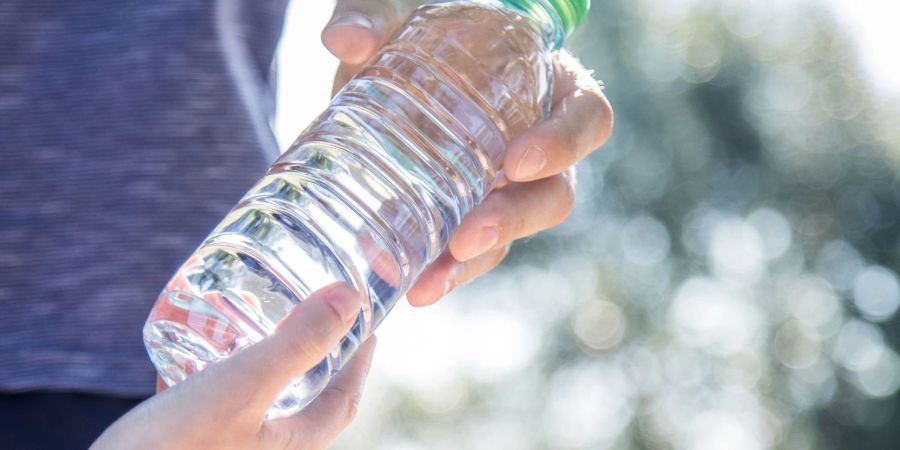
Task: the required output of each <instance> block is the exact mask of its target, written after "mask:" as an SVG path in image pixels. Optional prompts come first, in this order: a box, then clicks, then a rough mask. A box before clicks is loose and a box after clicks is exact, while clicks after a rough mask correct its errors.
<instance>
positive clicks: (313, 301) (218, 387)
mask: <svg viewBox="0 0 900 450" xmlns="http://www.w3.org/2000/svg"><path fill="white" fill-rule="evenodd" d="M360 307H361V301H360V297H359V294H358V293H357V292H356V291H355V290H353V288H351V287H350V286H349V285H347V284H345V283H335V284H332V285H329V286H326V287H324V288H322V289H320V290H318V291H316V292H314V293H313V294H312V295H310V296H309V297H308V298H307V299H306V300H304V301H302V302H301V303H300V304H299V305H297V306H296V307H294V309H293V310H292V311H291V312H290V313H289V314H288V315H287V317H285V318H284V319H283V320H282V321H281V323H280V324H279V325H278V329H277V330H276V331H275V333H274V334H272V335H271V336H269V337H267V338H265V339H263V340H262V341H260V342H258V343H256V344H254V345H252V346H250V347H248V348H245V349H243V350H241V351H239V352H237V353H235V355H234V356H233V357H231V358H228V359H226V360H224V361H222V362H220V363H216V364H213V365H211V366H210V367H209V368H207V370H204V371H202V372H200V373H198V374H197V375H198V376H200V377H201V378H204V379H205V380H204V382H201V383H198V384H196V385H195V386H194V387H195V388H196V389H198V391H199V392H197V394H196V397H194V399H195V400H196V403H198V404H201V405H204V404H205V406H206V407H214V408H216V410H220V411H233V412H234V413H235V415H239V416H243V417H247V416H246V414H248V413H249V414H250V415H251V416H255V418H257V419H258V418H259V417H260V416H262V414H264V413H265V411H267V410H268V409H269V407H270V406H272V403H273V402H274V401H275V399H276V398H277V397H278V394H279V393H280V392H281V390H282V389H284V387H285V386H287V385H288V383H290V382H291V380H292V379H294V378H296V377H298V376H300V375H302V374H303V373H304V372H306V371H308V370H309V369H311V368H313V367H314V366H315V365H316V364H318V363H319V362H321V361H322V359H324V358H325V356H326V355H327V354H328V353H329V352H330V351H331V350H332V349H333V348H335V347H336V346H337V345H338V343H339V342H340V340H341V338H342V337H343V336H344V335H345V334H346V333H347V331H349V329H350V326H351V325H352V324H353V322H354V320H355V319H356V317H357V316H358V314H359V310H360ZM187 381H190V379H188V380H187ZM178 387H179V386H175V388H178ZM257 413H258V414H257Z"/></svg>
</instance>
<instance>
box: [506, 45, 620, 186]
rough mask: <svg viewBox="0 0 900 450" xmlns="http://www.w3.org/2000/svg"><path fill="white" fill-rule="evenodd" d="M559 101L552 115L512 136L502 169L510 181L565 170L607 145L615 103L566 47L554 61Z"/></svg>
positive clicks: (554, 106) (555, 94) (557, 98)
mask: <svg viewBox="0 0 900 450" xmlns="http://www.w3.org/2000/svg"><path fill="white" fill-rule="evenodd" d="M554 72H555V78H554V82H555V83H556V85H555V87H554V97H555V98H556V102H555V103H554V105H553V108H552V109H551V112H550V117H549V118H548V119H547V120H545V121H543V122H541V123H539V124H537V125H535V126H533V127H531V128H530V129H528V131H526V132H524V133H522V135H520V136H518V137H516V138H514V139H513V140H512V141H510V143H509V146H508V147H507V153H506V155H505V157H504V160H503V169H504V172H505V173H506V176H507V177H508V178H509V179H510V180H511V181H519V182H521V181H531V180H537V179H541V178H546V177H548V176H551V175H554V174H557V173H560V172H562V171H564V170H565V169H566V168H568V167H570V166H572V165H573V164H575V163H576V162H578V161H579V160H581V159H582V158H584V157H585V156H587V155H588V154H589V153H590V152H591V151H593V150H595V149H596V148H597V147H599V146H601V145H603V143H604V142H606V140H607V139H608V138H609V135H610V133H611V132H612V125H613V113H612V107H611V106H610V105H609V101H608V100H607V99H606V96H604V95H603V90H602V88H601V86H600V84H599V83H598V82H597V81H596V80H594V79H593V77H592V76H591V74H590V72H588V71H587V70H586V69H584V67H582V66H581V64H580V63H578V61H577V60H576V59H575V58H574V57H572V56H571V55H568V54H567V53H561V54H560V55H559V56H558V57H557V63H556V64H555V66H554Z"/></svg>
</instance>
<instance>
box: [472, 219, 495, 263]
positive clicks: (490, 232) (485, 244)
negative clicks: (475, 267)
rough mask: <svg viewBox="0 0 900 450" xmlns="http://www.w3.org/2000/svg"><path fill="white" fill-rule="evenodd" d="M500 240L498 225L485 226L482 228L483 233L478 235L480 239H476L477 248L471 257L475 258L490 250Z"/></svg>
mask: <svg viewBox="0 0 900 450" xmlns="http://www.w3.org/2000/svg"><path fill="white" fill-rule="evenodd" d="M499 241H500V230H498V229H497V227H484V228H482V229H481V234H479V235H478V240H477V241H475V250H474V251H473V252H472V255H471V256H470V257H469V259H472V258H475V257H477V256H479V255H481V254H482V253H484V252H486V251H488V250H490V249H491V248H493V247H494V246H495V245H497V242H499Z"/></svg>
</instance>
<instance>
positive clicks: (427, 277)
mask: <svg viewBox="0 0 900 450" xmlns="http://www.w3.org/2000/svg"><path fill="white" fill-rule="evenodd" d="M419 4H420V2H418V1H410V0H379V1H376V0H339V1H337V4H336V7H335V12H334V15H333V16H332V19H331V21H330V22H329V24H328V25H327V26H326V28H325V30H324V31H323V32H322V42H323V43H324V44H325V46H326V47H327V48H328V50H329V51H331V52H332V53H333V54H334V55H335V56H337V57H338V58H339V59H340V60H341V62H342V63H341V66H340V68H339V69H338V73H337V75H336V76H335V86H334V89H335V91H337V90H338V89H340V87H341V86H343V85H344V83H346V82H347V81H348V80H349V79H350V78H351V77H352V76H353V74H354V73H356V71H357V70H358V69H359V68H360V67H361V66H362V65H363V64H364V63H365V62H366V61H367V60H368V59H369V58H371V57H372V56H373V55H374V54H375V52H376V51H377V50H378V49H379V48H380V47H381V46H382V45H383V44H384V43H385V42H386V41H387V40H388V39H389V38H390V36H391V35H392V34H393V32H394V30H395V29H396V28H397V27H398V26H400V25H402V23H403V21H404V20H405V19H406V17H408V16H409V14H410V13H411V12H412V10H413V9H414V8H415V7H416V6H418V5H419ZM554 83H555V84H554V92H553V107H552V109H551V114H550V117H549V118H548V119H547V120H545V121H544V122H542V123H539V124H537V125H535V126H534V127H532V128H531V129H529V130H528V131H526V132H525V133H523V134H522V135H520V136H518V137H516V138H515V139H513V140H512V141H511V142H510V143H509V147H508V150H507V154H506V156H505V159H504V161H503V171H504V173H505V174H506V177H507V179H506V180H504V181H503V182H502V183H501V184H500V186H499V187H498V188H497V189H495V190H494V191H493V192H492V193H491V194H490V195H488V197H487V198H486V199H485V201H484V202H483V203H482V204H481V205H480V206H479V207H477V208H476V209H475V210H474V211H472V212H471V213H470V214H469V215H468V216H466V218H465V219H464V220H463V222H462V224H461V225H460V227H459V228H458V229H457V231H456V233H455V234H454V235H453V237H452V239H451V241H450V245H449V249H448V251H447V252H446V253H445V254H444V255H442V256H441V257H440V258H438V260H437V261H435V263H434V264H432V266H431V267H430V268H429V269H428V270H427V271H426V272H425V273H424V274H423V276H422V277H421V278H420V279H419V281H418V282H417V283H416V285H415V286H413V288H412V290H411V291H410V292H409V293H408V295H407V298H408V299H409V302H410V303H411V304H412V305H413V306H424V305H429V304H432V303H434V302H436V301H437V300H438V299H440V298H441V297H442V296H444V295H446V294H447V293H448V292H450V291H451V290H453V289H454V288H455V287H456V286H457V285H460V284H464V283H466V282H468V281H470V280H472V279H474V278H476V277H478V276H479V275H481V274H483V273H485V272H487V271H489V270H491V269H493V268H494V267H495V266H497V264H499V263H500V262H501V261H502V260H503V258H504V257H505V256H506V254H507V252H508V251H509V245H510V243H511V242H512V241H514V240H516V239H520V238H522V237H526V236H530V235H532V234H535V233H537V232H539V231H541V230H545V229H547V228H551V227H553V226H556V225H558V224H560V223H562V222H563V221H564V220H565V218H566V217H567V216H568V215H569V212H570V211H571V209H572V204H573V202H574V197H575V191H574V189H575V172H574V165H575V164H576V163H577V162H578V161H580V160H581V159H582V158H584V157H585V156H587V155H588V154H589V153H591V152H592V151H594V150H595V149H597V148H598V147H600V146H601V145H602V144H603V143H604V142H606V140H607V139H608V138H609V135H610V133H611V131H612V124H613V114H612V109H611V107H610V105H609V102H608V101H607V99H606V97H605V96H604V95H603V91H602V87H601V86H600V84H599V83H597V81H595V80H594V79H593V78H592V77H591V75H590V73H589V72H588V71H586V70H585V69H584V68H583V67H582V66H581V64H580V63H578V61H577V60H576V59H575V58H573V57H571V55H568V54H567V53H565V52H560V53H559V54H557V55H556V57H555V61H554ZM360 302H361V300H360V297H359V296H358V294H357V293H356V292H355V291H353V290H352V288H350V287H349V286H347V285H345V284H335V285H331V286H328V287H326V288H324V289H322V290H320V291H318V292H316V293H314V294H313V295H311V296H310V297H309V298H308V299H307V300H305V301H304V302H303V303H301V304H300V305H298V306H297V307H296V308H294V310H293V311H292V312H291V314H289V315H288V316H287V317H286V318H285V319H284V320H283V321H282V322H281V324H280V325H279V327H278V330H277V331H276V333H274V334H273V335H271V336H269V337H267V338H266V339H264V340H262V341H261V342H259V343H258V344H256V345H253V346H252V347H250V348H247V349H244V350H242V351H240V352H238V353H237V354H235V355H234V356H233V357H231V358H229V359H226V360H224V361H221V362H219V363H216V364H213V365H211V366H210V367H208V368H207V369H206V370H204V371H202V372H200V373H198V374H196V375H194V376H192V377H190V378H189V379H187V380H185V381H184V382H182V383H179V384H178V385H176V386H174V387H172V388H170V389H166V387H165V385H164V384H163V383H162V382H161V381H158V383H157V384H158V388H159V391H160V392H159V393H158V394H157V395H156V396H154V397H153V398H151V399H149V400H147V401H146V402H144V403H142V404H141V405H139V406H138V407H136V408H135V409H133V410H132V411H130V412H129V413H128V414H126V415H125V416H123V417H122V418H120V419H119V420H118V421H116V423H114V424H113V425H112V426H110V428H108V429H107V430H106V431H105V432H104V433H103V435H102V436H101V437H100V438H99V439H98V440H97V442H95V443H94V445H93V446H92V447H91V448H92V449H141V448H167V449H196V448H216V449H302V450H314V449H324V448H327V447H328V446H329V445H330V444H331V442H332V441H333V440H334V439H335V438H336V437H337V435H338V434H339V433H340V432H341V431H342V430H343V429H344V428H345V427H346V426H347V425H348V424H349V423H350V421H351V420H352V419H353V417H354V415H355V414H356V410H357V407H358V405H359V400H360V396H361V395H362V386H363V383H364V380H365V377H366V374H367V372H368V369H369V365H370V363H371V360H372V352H373V351H374V347H375V338H374V336H373V337H372V338H370V339H369V340H368V341H367V342H366V343H365V344H364V345H363V346H362V347H361V348H360V350H359V351H358V352H357V354H356V356H354V358H353V359H352V360H351V361H350V362H349V363H348V364H347V366H345V367H344V368H343V369H342V370H341V372H340V373H338V374H337V375H336V376H335V377H334V378H333V379H332V381H331V383H330V384H329V385H328V386H327V387H326V388H325V390H324V391H323V392H322V394H321V395H320V396H319V397H318V398H317V399H316V400H315V401H314V402H313V403H312V404H310V405H309V406H308V407H306V408H305V409H304V410H303V411H301V412H299V413H297V414H295V415H293V416H290V417H286V418H282V419H277V420H270V421H266V420H264V416H265V413H266V410H267V409H268V408H269V406H270V405H271V404H272V403H273V401H274V400H275V399H276V397H277V394H278V392H279V391H280V390H281V389H282V388H283V387H284V386H285V385H287V384H288V382H289V381H290V380H291V379H293V378H295V377H298V376H300V375H302V374H303V373H304V372H306V371H307V370H309V369H310V368H312V367H313V366H315V365H316V364H317V363H318V362H319V361H321V360H322V359H323V358H324V357H325V355H326V354H327V353H328V351H329V350H330V349H332V348H334V347H335V346H336V345H337V344H338V342H339V340H340V338H341V337H342V336H343V335H344V334H346V332H347V331H348V330H349V328H350V326H351V325H352V322H353V319H354V318H355V317H356V312H357V311H358V310H359V308H360V306H361V303H360Z"/></svg>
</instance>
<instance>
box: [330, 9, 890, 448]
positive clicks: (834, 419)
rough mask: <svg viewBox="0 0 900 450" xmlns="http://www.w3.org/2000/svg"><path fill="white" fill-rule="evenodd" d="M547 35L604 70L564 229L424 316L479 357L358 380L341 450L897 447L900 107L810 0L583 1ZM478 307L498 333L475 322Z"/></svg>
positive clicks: (530, 244)
mask: <svg viewBox="0 0 900 450" xmlns="http://www.w3.org/2000/svg"><path fill="white" fill-rule="evenodd" d="M568 48H569V49H570V50H571V51H572V53H574V54H575V55H576V56H578V57H579V58H581V60H582V61H583V62H584V64H585V66H587V67H589V68H593V69H595V70H596V76H597V77H598V78H599V79H602V80H603V81H604V82H605V83H606V85H607V88H606V93H607V95H608V97H609V98H610V100H611V102H612V104H613V106H614V108H615V111H616V125H615V131H614V135H613V138H612V139H611V140H610V142H609V143H608V144H607V145H606V146H605V147H604V149H602V150H601V151H599V152H597V153H595V154H594V155H592V156H591V157H589V158H588V159H587V160H585V161H584V162H583V163H582V164H580V165H579V175H578V183H579V185H578V189H579V192H578V200H577V202H576V210H575V212H574V213H573V215H572V217H571V218H570V219H569V221H568V222H567V223H566V224H565V225H563V226H562V227H560V228H559V229H556V230H553V231H551V232H547V233H544V234H541V235H540V236H538V237H536V238H533V239H530V240H527V241H525V242H521V243H517V244H516V245H515V246H514V248H513V251H512V253H511V255H510V257H509V259H508V261H507V262H506V263H505V264H504V266H503V267H502V268H501V269H499V270H498V271H496V272H495V273H494V274H492V275H489V276H487V277H485V278H483V279H481V280H479V281H477V282H475V283H474V284H473V285H472V286H470V287H468V288H466V289H463V290H462V291H460V292H458V293H456V294H455V295H453V296H452V297H453V298H452V299H450V300H448V301H447V302H446V303H451V304H452V305H451V306H444V308H445V309H444V310H442V312H441V313H442V314H448V315H447V316H446V317H449V316H450V315H449V313H447V312H448V311H449V312H453V313H454V314H455V316H453V317H457V318H458V319H459V320H457V322H454V324H456V325H454V326H455V328H453V329H452V330H450V331H449V333H450V334H452V337H450V338H449V339H451V340H453V342H452V343H451V344H450V345H457V346H466V345H469V346H472V347H470V350H468V351H476V350H475V349H474V347H476V346H477V345H476V344H475V343H473V342H474V341H475V339H474V338H471V336H470V338H468V339H465V338H464V336H467V335H474V336H482V339H483V338H484V336H487V340H489V341H496V342H497V344H495V345H496V347H497V348H499V349H500V350H499V353H498V355H497V356H496V358H497V359H498V361H500V362H498V363H497V364H498V366H497V367H499V368H500V369H497V371H495V373H489V374H488V375H485V374H484V373H480V372H479V371H477V370H476V371H472V370H468V371H467V369H465V367H463V368H462V369H458V370H456V371H455V372H453V373H451V374H449V375H447V378H446V380H445V381H441V382H436V383H435V384H433V385H431V386H427V387H426V388H421V387H420V388H410V387H409V386H407V385H405V384H404V382H403V381H402V380H397V379H390V377H386V379H385V378H383V379H381V380H380V381H379V380H375V381H374V383H375V385H376V386H377V387H372V386H371V385H370V387H369V392H368V393H367V396H370V397H372V398H367V399H366V400H365V402H364V405H363V410H362V414H361V416H360V418H359V419H358V423H357V424H356V425H354V427H353V428H351V430H350V432H348V433H347V435H345V436H344V437H343V438H342V440H341V441H340V443H339V446H343V447H344V448H370V447H379V448H385V449H388V448H390V449H406V448H409V449H412V448H423V449H432V448H515V449H531V448H534V449H543V448H547V449H557V448H591V449H593V448H617V449H642V448H654V449H657V448H661V449H666V448H672V449H763V448H777V449H791V450H801V449H814V448H815V449H829V448H835V449H836V448H854V449H863V448H872V449H876V448H877V449H883V448H894V447H895V446H897V445H900V418H898V414H897V412H896V406H897V403H898V402H897V396H896V394H895V393H896V391H897V388H898V385H900V357H898V355H897V353H896V351H895V350H894V349H895V348H896V346H897V343H898V339H900V334H898V333H900V331H898V327H897V318H896V317H895V315H894V313H895V312H896V310H897V306H898V304H900V291H898V282H897V276H896V274H895V272H894V271H895V270H896V269H897V268H898V255H900V247H898V231H900V227H898V226H897V225H898V224H897V222H898V220H900V211H898V205H900V190H898V187H900V185H898V181H897V178H896V176H895V173H896V169H897V164H898V157H900V134H898V132H897V131H896V129H895V127H893V126H892V124H893V123H895V122H896V119H897V118H898V117H900V114H898V113H897V110H896V109H892V107H891V105H890V103H889V102H888V101H886V100H883V99H882V98H880V93H879V92H876V91H873V89H872V88H871V87H870V83H868V82H867V80H866V79H865V77H864V75H863V72H862V69H861V68H860V67H859V64H858V61H857V60H856V58H855V55H854V50H853V45H852V40H851V39H850V37H849V36H847V35H846V34H845V33H844V32H843V31H842V30H841V29H840V27H838V26H837V24H836V21H835V20H834V18H833V17H832V16H831V15H830V13H829V11H828V10H827V9H826V8H823V7H822V6H821V5H820V4H818V3H816V2H812V1H806V2H804V1H794V2H743V1H738V0H722V1H689V0H682V1H677V2H649V1H629V0H607V1H594V5H593V9H592V11H591V13H590V16H589V18H588V20H586V22H585V23H584V24H583V26H582V27H581V29H580V30H579V31H578V32H576V34H575V35H574V36H573V38H572V39H571V40H570V42H569V45H568ZM498 314H502V315H503V317H507V316H508V317H510V318H512V319H511V320H513V321H514V322H513V323H512V324H507V325H504V326H506V327H507V328H508V329H509V330H520V331H519V332H518V334H516V333H514V332H511V331H508V332H504V331H503V330H504V328H502V327H501V328H493V329H495V330H496V334H494V335H492V334H490V332H478V331H477V330H476V329H477V326H476V325H472V323H473V322H472V321H473V320H476V319H477V318H480V317H494V316H497V315H498ZM485 315H487V316H485ZM395 320H398V319H392V320H389V321H388V324H386V327H391V326H394V325H393V321H395ZM413 320H414V319H413ZM446 320H450V319H446ZM498 323H505V322H503V321H502V320H501V321H500V322H498ZM492 324H493V322H490V321H489V320H488V322H487V325H485V326H486V327H487V328H488V330H489V331H490V329H492V327H493V326H494V325H492ZM515 324H518V325H515ZM516 327H518V328H516ZM521 330H524V331H525V333H523V332H522V331H521ZM432 331H433V332H434V333H441V332H444V331H441V330H432ZM425 332H428V330H426V331H425ZM479 333H480V334H479ZM511 335H514V336H517V337H515V338H511V337H510V336H511ZM526 336H529V337H526ZM490 345H491V344H488V346H490ZM532 347H533V350H530V351H525V350H521V351H519V353H516V355H518V356H510V358H513V359H515V358H518V359H516V361H519V362H518V363H517V364H518V365H517V364H511V365H507V366H503V364H501V362H502V360H503V358H504V357H506V356H504V355H505V354H506V353H507V352H512V351H513V349H518V348H525V349H528V348H532ZM504 349H507V350H504ZM453 357H454V356H453V355H449V354H448V355H446V358H448V359H452V358H453ZM461 358H462V359H465V357H464V356H463V357H461ZM376 364H377V362H376ZM410 364H413V365H415V364H419V362H417V361H411V362H410ZM421 364H426V365H427V364H429V363H428V362H427V361H425V362H421ZM463 366H464V364H463ZM448 367H452V365H451V366H448ZM450 370H451V369H448V371H450ZM454 370H455V369H454ZM482 372H483V371H482ZM442 379H443V378H442ZM448 380H449V381H448ZM376 389H377V390H378V391H379V392H378V393H375V394H373V393H372V391H373V390H376Z"/></svg>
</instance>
